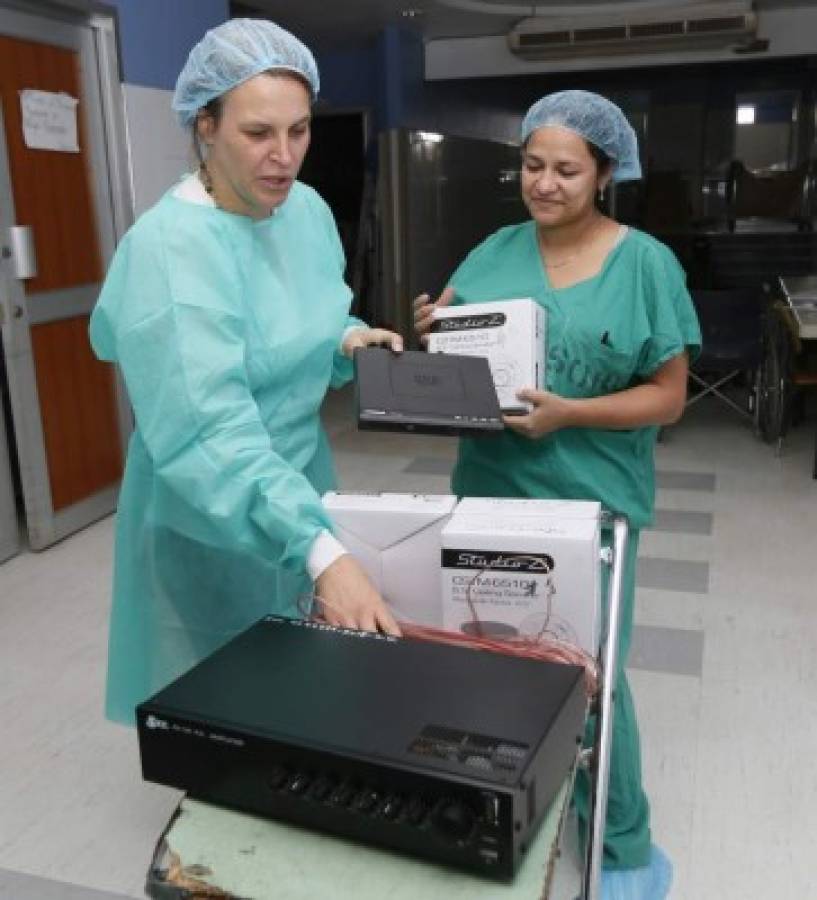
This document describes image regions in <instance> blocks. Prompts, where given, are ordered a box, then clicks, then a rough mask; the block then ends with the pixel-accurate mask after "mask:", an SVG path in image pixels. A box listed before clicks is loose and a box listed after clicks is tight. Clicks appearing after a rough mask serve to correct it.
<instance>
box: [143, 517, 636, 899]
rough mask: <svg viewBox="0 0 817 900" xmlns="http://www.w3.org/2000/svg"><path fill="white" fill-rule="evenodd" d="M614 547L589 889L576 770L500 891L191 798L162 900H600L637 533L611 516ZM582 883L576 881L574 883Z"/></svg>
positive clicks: (162, 852) (154, 876) (166, 843)
mask: <svg viewBox="0 0 817 900" xmlns="http://www.w3.org/2000/svg"><path fill="white" fill-rule="evenodd" d="M603 526H604V528H605V530H606V531H607V532H608V533H609V530H610V529H611V530H612V542H611V544H610V546H609V547H608V548H607V549H606V550H605V551H603V561H602V563H601V564H602V565H605V566H607V567H609V579H608V584H607V609H606V613H607V616H606V628H605V631H604V638H603V640H602V644H601V649H600V653H599V670H600V679H599V689H598V691H597V694H596V697H595V698H594V699H593V701H592V702H591V703H590V704H589V705H588V714H591V715H594V716H596V719H597V722H596V728H595V740H594V745H593V746H592V747H590V748H588V749H586V750H580V751H579V752H578V754H577V761H576V764H577V765H582V766H585V767H586V768H587V770H588V772H589V775H590V778H591V785H592V789H591V808H590V821H589V823H588V841H587V847H586V854H585V858H584V860H583V865H582V867H581V868H582V872H581V884H580V885H579V884H577V883H575V881H574V883H572V884H565V879H564V878H561V879H560V878H559V877H558V869H559V868H560V866H559V864H558V860H559V855H560V846H561V839H562V832H563V829H564V823H565V818H566V814H567V810H568V808H569V805H570V797H571V793H572V784H573V778H574V775H575V767H574V769H573V771H572V772H571V773H570V776H569V777H568V778H567V779H566V780H565V782H564V784H563V785H562V788H561V790H560V791H559V793H558V795H557V797H556V799H555V800H554V802H553V804H552V806H551V809H550V811H549V813H548V815H547V816H546V819H545V821H544V822H543V824H542V826H541V828H540V830H539V832H538V834H537V835H536V837H535V839H534V841H533V843H532V845H531V846H530V848H529V850H528V853H527V858H526V859H525V861H524V863H523V864H522V866H521V868H520V870H519V872H518V873H517V875H516V877H515V879H514V881H513V882H512V883H510V884H498V883H496V882H490V881H486V880H484V879H482V878H480V877H479V876H476V875H471V874H468V873H463V872H460V871H456V870H452V869H449V868H444V867H441V866H438V865H435V864H433V863H428V862H425V861H422V860H417V859H412V858H410V857H405V856H402V855H398V854H394V853H391V852H389V851H386V850H382V849H379V848H376V847H372V846H368V845H361V844H356V843H352V842H350V841H347V840H344V839H342V838H338V837H333V836H330V835H325V834H319V833H314V832H311V831H306V830H304V829H301V828H299V827H297V826H294V825H290V824H287V823H283V822H279V821H273V820H268V819H264V818H259V817H255V816H252V815H247V814H244V813H239V812H234V811H231V810H225V809H221V808H218V807H215V806H212V805H210V804H206V803H201V802H198V801H195V800H192V799H190V798H186V797H185V798H182V800H181V802H180V804H179V806H178V808H177V809H176V811H175V812H174V814H173V817H172V818H171V821H170V822H169V823H168V825H167V827H166V829H165V831H164V833H163V834H162V837H161V839H160V840H159V844H158V846H157V849H156V853H155V855H154V858H153V860H152V862H151V865H150V868H149V872H148V877H147V885H146V889H147V893H148V895H149V896H151V897H154V898H165V900H167V898H182V897H211V898H221V900H227V898H232V900H237V898H252V900H273V898H274V900H278V898H293V900H294V898H314V897H326V898H338V900H343V898H346V897H349V898H352V897H354V898H356V900H357V898H363V900H365V898H367V897H372V898H375V897H376V898H378V900H380V898H384V897H389V898H390V900H401V898H405V900H414V898H416V897H420V896H422V897H424V898H429V900H435V898H439V900H443V898H445V900H456V898H463V900H465V898H468V900H480V898H486V900H487V898H504V897H506V898H509V900H512V898H519V900H523V898H524V900H543V898H549V900H574V898H575V897H576V896H577V895H578V896H581V897H582V898H583V900H596V898H598V896H599V880H600V874H601V861H602V851H603V835H604V821H605V815H606V808H607V786H608V779H609V773H610V752H611V742H612V724H613V715H614V691H613V688H614V682H615V672H616V666H617V659H618V635H619V628H620V622H621V615H622V585H623V577H624V571H623V569H624V565H625V559H626V550H627V540H628V528H627V523H626V520H625V519H624V518H622V517H613V516H606V517H605V520H604V522H603ZM574 877H575V876H574Z"/></svg>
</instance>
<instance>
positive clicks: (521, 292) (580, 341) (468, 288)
mask: <svg viewBox="0 0 817 900" xmlns="http://www.w3.org/2000/svg"><path fill="white" fill-rule="evenodd" d="M521 138H522V170H521V191H522V198H523V200H524V202H525V205H526V206H527V209H528V211H529V213H530V220H528V221H526V222H524V223H522V224H520V225H514V226H510V227H507V228H502V229H500V230H499V231H497V232H496V233H495V234H493V235H491V236H490V237H489V238H488V239H487V240H485V241H484V242H483V243H482V244H480V245H479V246H478V247H477V248H476V249H475V250H473V251H472V252H471V253H470V254H469V255H468V257H467V258H466V259H465V260H464V262H463V263H462V264H461V265H460V267H459V268H458V269H457V270H456V272H455V273H454V275H453V277H452V278H451V281H450V284H449V286H448V287H447V288H446V290H445V291H443V293H442V295H441V296H440V297H439V298H438V299H437V300H436V302H435V303H432V302H431V300H430V298H429V297H428V296H427V295H423V296H421V297H418V298H417V300H416V301H415V325H416V328H417V331H418V332H419V333H420V334H421V335H425V334H426V332H427V331H428V329H429V327H430V325H431V321H432V313H433V309H434V307H435V306H440V305H446V304H449V303H455V304H467V303H484V302H488V301H498V300H503V299H506V298H514V297H530V298H533V299H534V300H535V301H536V302H537V303H540V304H541V305H542V306H543V307H544V308H545V309H546V310H547V329H546V331H547V348H546V351H547V389H546V390H543V391H537V390H532V389H531V390H523V391H521V392H520V394H519V397H520V399H523V400H526V401H528V402H529V403H530V404H532V409H531V412H530V413H529V414H527V415H522V416H507V417H506V418H505V423H506V425H507V429H506V431H505V432H504V433H503V434H502V435H501V436H499V437H497V438H496V439H491V440H487V439H483V440H468V439H464V440H463V441H462V442H461V444H460V448H459V455H458V459H457V464H456V468H455V470H454V475H453V490H454V491H455V492H456V493H457V494H458V495H460V496H494V497H543V498H559V499H586V500H598V501H601V503H602V504H603V505H604V506H605V507H606V508H607V509H610V510H613V511H616V512H620V513H624V514H625V515H626V516H627V517H628V519H629V522H630V528H631V531H630V541H629V552H628V558H627V560H626V568H625V573H624V585H623V597H622V599H623V616H622V625H621V634H620V641H621V652H620V655H619V669H618V672H617V673H616V687H615V690H616V708H615V716H614V732H613V749H612V760H611V775H610V783H609V800H608V810H607V822H606V829H605V842H604V861H603V865H604V868H603V871H602V897H603V898H605V900H613V898H616V900H619V898H620V900H624V898H627V900H641V898H644V900H661V898H663V897H665V896H666V895H667V892H668V890H669V884H670V881H671V871H672V870H671V865H670V863H669V861H668V860H667V858H666V856H665V855H664V854H663V853H662V852H661V851H660V849H659V848H657V847H655V846H654V845H653V844H652V842H651V837H650V826H649V806H648V803H647V798H646V796H645V794H644V791H643V788H642V786H641V759H640V749H639V737H638V728H637V725H636V717H635V712H634V708H633V702H632V698H631V694H630V690H629V686H628V684H627V677H626V674H625V671H624V667H625V664H626V661H627V651H628V649H629V645H630V637H631V632H632V624H633V600H634V593H635V563H636V555H637V551H638V539H639V533H640V529H641V528H643V527H644V526H645V525H648V524H649V523H650V521H651V519H652V515H653V504H654V493H655V470H654V462H653V450H654V445H655V438H656V433H657V430H658V427H659V426H661V425H665V424H669V423H671V422H675V421H677V419H678V418H679V417H680V415H681V413H682V412H683V409H684V403H685V399H686V381H687V365H688V360H689V357H690V355H692V354H695V353H696V352H697V351H698V349H699V347H700V332H699V328H698V323H697V319H696V317H695V312H694V310H693V306H692V302H691V300H690V297H689V294H688V293H687V290H686V287H685V283H684V273H683V271H682V270H681V268H680V266H679V265H678V262H677V261H676V259H675V257H674V256H673V254H672V253H671V252H670V251H669V250H668V249H667V248H666V247H665V246H664V245H662V244H660V243H659V242H658V241H656V240H654V239H653V238H651V237H649V236H648V235H646V234H644V233H642V232H639V231H636V230H635V229H632V228H627V227H625V226H622V225H620V224H619V223H618V222H615V221H614V220H612V219H610V218H609V217H607V216H605V215H603V214H602V213H601V212H600V211H599V209H598V207H597V204H596V198H597V197H599V195H601V194H603V192H604V190H605V189H606V187H607V186H608V184H609V182H610V181H611V180H612V181H626V180H631V179H636V178H640V176H641V170H640V165H639V161H638V147H637V142H636V137H635V134H634V132H633V130H632V128H631V127H630V125H629V124H628V122H627V120H626V118H625V117H624V115H623V113H622V112H621V110H620V109H619V108H618V107H617V106H615V105H614V104H613V103H611V102H610V101H608V100H606V99H605V98H603V97H600V96H598V95H596V94H590V93H587V92H585V91H563V92H560V93H558V94H551V95H549V96H547V97H544V98H542V99H541V100H539V101H538V102H537V103H535V104H534V105H533V106H532V107H531V109H530V110H529V111H528V113H527V115H526V117H525V119H524V122H523V125H522V135H521ZM576 800H577V805H578V810H579V816H580V822H581V821H583V822H586V816H587V806H588V785H587V783H586V781H585V780H582V781H581V783H580V784H579V785H578V787H577V791H576Z"/></svg>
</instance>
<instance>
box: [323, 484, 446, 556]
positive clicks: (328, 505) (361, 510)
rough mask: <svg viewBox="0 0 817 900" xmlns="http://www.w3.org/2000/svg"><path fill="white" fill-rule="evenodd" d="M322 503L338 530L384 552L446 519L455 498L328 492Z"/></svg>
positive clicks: (443, 495) (432, 495)
mask: <svg viewBox="0 0 817 900" xmlns="http://www.w3.org/2000/svg"><path fill="white" fill-rule="evenodd" d="M323 503H324V508H325V509H326V511H327V512H328V513H329V517H330V518H331V519H332V521H333V522H334V523H335V525H336V526H337V527H338V528H339V529H342V530H344V531H346V532H348V533H349V534H352V535H354V537H355V538H356V539H357V540H359V541H361V542H362V543H365V544H368V545H369V546H371V547H373V548H375V549H377V550H388V549H389V548H390V547H393V546H394V545H396V544H399V543H400V542H401V541H405V540H407V539H408V538H410V537H412V536H413V535H415V534H417V533H418V532H420V531H422V530H423V529H424V528H428V527H429V525H432V524H433V523H434V522H438V521H439V520H440V519H443V518H447V517H448V516H450V515H451V513H452V512H453V510H454V507H455V506H456V503H457V498H456V497H454V496H453V495H450V494H442V495H434V494H342V493H336V492H330V493H328V494H325V495H324V498H323Z"/></svg>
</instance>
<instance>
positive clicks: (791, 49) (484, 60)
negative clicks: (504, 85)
mask: <svg viewBox="0 0 817 900" xmlns="http://www.w3.org/2000/svg"><path fill="white" fill-rule="evenodd" d="M757 36H758V37H759V38H764V39H767V40H768V41H769V49H768V50H767V51H766V52H764V53H757V54H747V55H744V56H741V55H737V54H735V53H734V52H733V51H732V50H731V49H725V50H712V49H710V50H696V51H692V50H689V51H683V52H679V51H677V50H676V51H673V52H667V53H642V54H625V53H622V54H620V55H617V56H608V57H604V58H593V57H586V56H573V57H567V58H564V59H556V60H543V61H536V60H527V59H522V58H521V57H519V56H515V55H514V54H513V53H511V51H510V50H509V49H508V42H507V39H506V36H505V35H504V34H503V35H495V36H491V37H476V38H444V39H440V40H434V41H428V42H427V43H426V47H425V77H426V79H427V80H429V81H435V80H440V79H446V78H482V77H489V76H494V75H525V74H533V73H546V72H577V71H578V72H586V71H589V70H591V69H632V68H638V67H643V66H661V65H679V64H681V65H683V64H689V65H694V64H695V63H708V62H738V61H742V60H743V61H745V60H764V59H771V58H774V57H784V56H809V55H811V54H815V53H817V9H814V8H808V7H790V8H781V9H774V10H761V11H760V12H759V13H758V35H757Z"/></svg>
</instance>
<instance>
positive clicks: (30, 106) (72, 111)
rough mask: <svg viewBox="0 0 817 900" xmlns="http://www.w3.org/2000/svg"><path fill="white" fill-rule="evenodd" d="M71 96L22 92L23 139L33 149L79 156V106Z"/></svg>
mask: <svg viewBox="0 0 817 900" xmlns="http://www.w3.org/2000/svg"><path fill="white" fill-rule="evenodd" d="M78 102H79V101H78V100H77V99H76V98H74V97H71V96H70V95H69V94H55V93H52V92H51V91H33V90H25V91H20V107H21V109H22V112H23V140H24V141H25V145H26V147H29V148H31V149H32V150H61V151H63V152H64V153H79V144H78V143H77V103H78Z"/></svg>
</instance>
